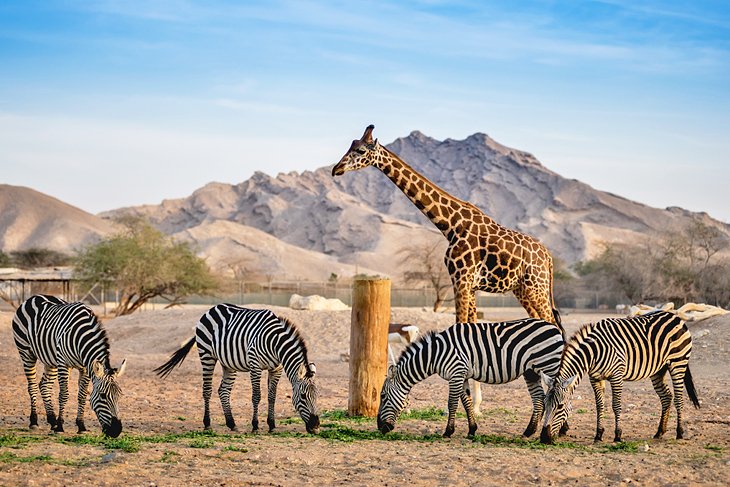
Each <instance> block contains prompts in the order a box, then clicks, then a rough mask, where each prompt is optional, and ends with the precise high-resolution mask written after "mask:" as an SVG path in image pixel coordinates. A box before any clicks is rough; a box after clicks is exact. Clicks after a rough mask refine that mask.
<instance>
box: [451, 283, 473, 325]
mask: <svg viewBox="0 0 730 487" xmlns="http://www.w3.org/2000/svg"><path fill="white" fill-rule="evenodd" d="M454 294H455V296H454V302H455V306H456V322H457V323H469V306H470V304H469V295H470V294H471V290H469V289H466V288H465V287H459V288H457V289H455V290H454Z"/></svg>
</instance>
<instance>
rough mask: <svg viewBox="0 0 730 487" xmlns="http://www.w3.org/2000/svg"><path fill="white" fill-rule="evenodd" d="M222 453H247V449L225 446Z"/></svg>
mask: <svg viewBox="0 0 730 487" xmlns="http://www.w3.org/2000/svg"><path fill="white" fill-rule="evenodd" d="M223 451H237V452H239V453H248V448H243V447H241V446H238V445H226V447H225V448H223Z"/></svg>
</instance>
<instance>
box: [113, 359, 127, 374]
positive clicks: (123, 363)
mask: <svg viewBox="0 0 730 487" xmlns="http://www.w3.org/2000/svg"><path fill="white" fill-rule="evenodd" d="M126 368H127V359H126V358H125V359H124V360H122V365H120V366H119V368H118V369H117V370H116V372H114V375H116V376H117V377H121V376H122V374H123V373H124V369H126Z"/></svg>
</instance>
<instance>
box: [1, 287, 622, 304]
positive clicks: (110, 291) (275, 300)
mask: <svg viewBox="0 0 730 487" xmlns="http://www.w3.org/2000/svg"><path fill="white" fill-rule="evenodd" d="M25 286H26V287H25V288H24V292H23V295H24V296H25V297H29V296H31V295H33V294H41V293H44V294H55V295H57V296H59V297H63V298H64V299H67V300H70V301H84V302H86V303H88V304H92V305H97V304H103V303H108V304H109V305H110V306H114V305H115V304H116V303H118V302H119V292H118V290H117V289H114V288H103V287H102V286H100V285H98V286H95V287H93V288H92V289H91V290H86V291H82V290H81V289H80V288H79V287H78V286H77V285H76V284H75V283H73V282H72V283H71V285H70V287H68V286H67V287H63V286H61V285H56V284H55V283H27V284H26V285H25ZM16 294H17V302H16V303H14V304H15V305H16V306H17V304H19V303H20V301H21V299H20V298H21V295H20V293H19V292H17V293H16ZM293 294H298V295H300V296H311V295H319V296H322V297H325V298H335V299H339V300H340V301H342V302H343V303H345V304H347V305H348V306H349V305H351V304H352V286H351V284H349V283H338V282H332V281H321V282H312V281H269V282H252V281H240V282H237V283H235V285H234V286H229V288H228V290H227V291H223V292H219V293H216V294H215V295H212V296H190V297H188V298H187V299H186V300H185V302H186V303H188V304H203V305H214V304H217V303H221V302H227V303H232V304H240V305H249V304H266V305H274V306H288V305H289V300H290V298H291V296H292V295H293ZM435 301H436V293H435V291H434V290H433V289H431V288H428V287H419V288H414V287H401V286H397V285H396V286H393V287H392V288H391V306H396V307H428V308H431V307H433V305H434V302H435ZM150 304H151V305H155V306H157V305H166V304H167V301H165V300H164V299H161V298H156V299H153V300H152V301H150ZM622 304H627V303H626V300H625V299H623V298H622V296H621V295H620V293H596V292H589V291H585V292H577V293H572V294H570V295H565V296H558V297H556V305H557V306H558V308H561V309H562V308H572V309H604V310H605V309H615V308H616V306H617V305H622ZM453 305H454V303H453V300H447V301H446V302H444V303H443V306H445V307H449V306H453ZM519 306H520V303H519V302H518V301H517V299H516V298H515V297H514V295H513V294H512V293H506V294H488V293H483V292H478V293H477V307H479V308H502V307H519Z"/></svg>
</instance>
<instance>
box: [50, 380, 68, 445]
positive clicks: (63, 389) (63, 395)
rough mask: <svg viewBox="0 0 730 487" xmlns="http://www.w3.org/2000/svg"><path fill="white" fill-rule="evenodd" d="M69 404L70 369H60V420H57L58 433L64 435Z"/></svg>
mask: <svg viewBox="0 0 730 487" xmlns="http://www.w3.org/2000/svg"><path fill="white" fill-rule="evenodd" d="M67 402H68V367H65V366H59V367H58V418H57V419H56V428H55V429H54V430H53V431H55V432H56V433H63V413H64V410H65V409H66V403H67Z"/></svg>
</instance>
